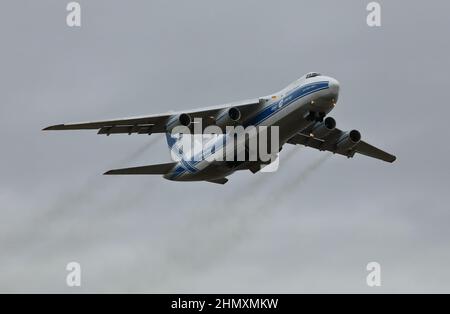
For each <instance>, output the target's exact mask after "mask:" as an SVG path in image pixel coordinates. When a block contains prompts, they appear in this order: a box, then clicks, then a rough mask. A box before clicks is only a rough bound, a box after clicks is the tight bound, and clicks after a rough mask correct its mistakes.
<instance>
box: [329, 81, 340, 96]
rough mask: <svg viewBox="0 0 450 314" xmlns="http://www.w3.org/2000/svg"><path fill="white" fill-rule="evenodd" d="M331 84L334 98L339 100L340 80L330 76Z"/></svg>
mask: <svg viewBox="0 0 450 314" xmlns="http://www.w3.org/2000/svg"><path fill="white" fill-rule="evenodd" d="M329 86H330V93H331V94H332V95H333V97H334V99H335V100H336V101H337V98H338V96H339V82H338V80H336V79H334V78H332V77H330V80H329Z"/></svg>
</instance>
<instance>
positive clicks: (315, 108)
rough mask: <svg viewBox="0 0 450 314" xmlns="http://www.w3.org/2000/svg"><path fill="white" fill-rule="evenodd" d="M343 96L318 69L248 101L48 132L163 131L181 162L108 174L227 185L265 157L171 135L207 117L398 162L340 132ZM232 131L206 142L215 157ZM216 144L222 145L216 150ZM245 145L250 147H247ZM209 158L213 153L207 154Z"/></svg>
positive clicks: (283, 139) (285, 139)
mask: <svg viewBox="0 0 450 314" xmlns="http://www.w3.org/2000/svg"><path fill="white" fill-rule="evenodd" d="M338 96H339V82H338V81H337V80H336V79H334V78H332V77H329V76H324V75H321V74H320V73H317V72H311V73H308V74H306V75H304V76H302V77H301V78H299V79H298V80H296V81H294V82H293V83H291V84H290V85H288V86H287V87H286V88H284V89H282V90H281V91H279V92H277V93H274V94H271V95H269V96H265V97H259V98H256V99H251V100H245V101H240V102H235V103H230V104H225V105H221V106H215V107H206V108H201V109H195V110H189V111H185V112H170V113H164V114H155V115H148V116H140V117H131V118H123V119H115V120H105V121H96V122H83V123H70V124H58V125H54V126H49V127H47V128H45V129H44V130H82V129H83V130H84V129H95V130H98V134H105V135H111V134H121V133H122V134H123V133H125V134H129V135H130V134H133V133H135V134H153V133H165V134H166V138H167V144H168V146H169V148H170V149H171V151H172V153H173V152H174V151H176V154H178V156H180V159H179V160H176V161H172V162H169V163H164V164H153V165H147V166H140V167H132V168H124V169H116V170H110V171H108V172H106V173H105V174H107V175H127V174H128V175H138V174H140V175H147V174H156V175H163V176H164V178H166V179H169V180H174V181H208V182H213V183H219V184H225V183H226V182H227V181H228V179H227V177H228V176H229V175H231V174H232V173H234V172H235V171H238V170H250V171H251V172H252V173H256V172H258V171H260V170H261V169H262V168H263V167H265V166H267V165H268V163H270V162H273V160H274V159H273V158H272V159H270V161H269V162H267V161H262V160H258V159H257V160H247V159H244V160H233V161H229V160H223V161H221V159H220V158H206V157H205V156H202V157H201V158H196V159H193V158H192V155H190V157H189V156H188V157H186V155H185V154H183V151H181V150H180V147H179V146H180V138H181V137H176V136H174V134H173V133H172V130H173V129H174V128H175V127H179V126H183V127H186V128H188V129H193V128H194V125H195V121H199V120H200V121H203V122H204V125H205V126H208V125H214V126H217V127H219V128H221V129H223V130H225V129H226V128H227V127H228V126H242V127H243V128H247V127H249V126H255V127H261V126H266V127H273V126H276V127H278V136H279V141H278V146H279V147H278V150H277V152H276V153H277V154H278V152H279V151H280V150H281V148H282V147H283V145H285V144H292V145H304V146H308V147H312V148H315V149H318V150H321V151H329V152H332V153H335V154H339V155H343V156H346V157H349V158H351V157H353V156H354V155H355V154H356V153H359V154H363V155H366V156H369V157H373V158H377V159H380V160H383V161H386V162H391V163H392V162H394V161H395V159H396V157H395V156H394V155H391V154H389V153H387V152H385V151H383V150H381V149H379V148H376V147H375V146H372V145H370V144H368V143H366V142H365V141H363V140H361V134H360V132H359V131H357V130H351V131H341V130H340V129H338V128H337V127H336V121H335V120H334V119H333V118H331V117H327V114H328V113H329V112H330V111H331V110H332V109H333V108H334V107H335V105H336V103H337V101H338ZM228 136H229V134H227V133H226V131H224V134H223V135H222V136H216V137H214V140H213V141H212V143H211V141H209V142H208V143H207V144H206V145H209V146H211V145H213V146H214V148H216V149H213V150H209V151H210V154H212V155H221V154H222V155H223V153H224V151H226V150H227V147H228V146H229V145H235V144H234V143H233V141H227V140H226V138H227V137H228ZM217 148H218V149H217ZM244 149H248V147H247V146H245V145H244ZM209 157H211V156H209Z"/></svg>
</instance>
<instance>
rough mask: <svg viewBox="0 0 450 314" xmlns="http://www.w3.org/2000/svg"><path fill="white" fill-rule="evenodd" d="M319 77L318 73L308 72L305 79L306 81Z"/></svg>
mask: <svg viewBox="0 0 450 314" xmlns="http://www.w3.org/2000/svg"><path fill="white" fill-rule="evenodd" d="M319 75H320V73H318V72H310V73H308V74H306V78H307V79H308V78H311V77H315V76H319Z"/></svg>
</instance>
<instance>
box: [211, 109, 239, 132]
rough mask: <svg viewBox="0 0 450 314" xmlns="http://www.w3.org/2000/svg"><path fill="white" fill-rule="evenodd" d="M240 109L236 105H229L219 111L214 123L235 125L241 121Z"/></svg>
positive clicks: (221, 125) (223, 125)
mask: <svg viewBox="0 0 450 314" xmlns="http://www.w3.org/2000/svg"><path fill="white" fill-rule="evenodd" d="M241 118H242V114H241V111H240V110H239V109H238V108H236V107H231V108H227V109H224V110H222V111H220V112H219V113H218V115H217V117H216V125H217V126H219V127H225V126H228V125H230V126H235V125H237V124H239V122H240V121H241Z"/></svg>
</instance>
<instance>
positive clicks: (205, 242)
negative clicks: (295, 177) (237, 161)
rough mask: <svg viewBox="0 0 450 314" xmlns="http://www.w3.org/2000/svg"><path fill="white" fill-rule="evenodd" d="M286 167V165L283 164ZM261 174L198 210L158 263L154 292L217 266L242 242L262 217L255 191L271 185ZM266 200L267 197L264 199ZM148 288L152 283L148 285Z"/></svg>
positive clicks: (294, 151) (287, 157)
mask: <svg viewBox="0 0 450 314" xmlns="http://www.w3.org/2000/svg"><path fill="white" fill-rule="evenodd" d="M297 152H298V148H297V147H295V148H294V149H292V150H290V151H288V152H287V154H286V155H285V156H281V157H280V158H281V159H280V165H284V163H285V162H287V161H289V160H290V159H292V157H293V156H295V155H296V154H297ZM281 167H282V166H281ZM264 175H269V174H257V175H256V176H257V177H256V178H254V180H253V182H252V183H251V184H246V185H245V186H239V187H237V190H235V192H234V193H233V195H232V196H233V197H234V196H236V195H237V196H238V197H237V198H233V199H231V201H230V200H228V199H225V200H224V201H221V202H218V203H217V204H219V205H217V204H211V205H210V206H209V207H207V208H202V209H200V210H198V211H197V213H196V215H195V216H194V218H193V219H191V220H190V221H189V222H188V223H187V224H186V226H185V227H184V228H183V229H182V231H180V232H179V233H178V234H176V235H175V239H172V241H171V242H169V243H168V245H167V249H166V250H165V252H164V253H163V255H162V256H161V258H160V261H159V263H158V265H155V267H154V268H155V269H157V271H158V272H157V273H155V274H152V275H153V276H151V277H152V278H151V279H150V280H149V281H147V282H151V283H152V284H153V285H152V287H151V288H150V290H151V291H158V292H160V291H161V288H162V287H161V285H162V286H164V285H166V284H167V283H168V282H169V283H170V281H171V280H173V279H176V278H177V277H178V276H186V274H188V275H194V274H196V273H198V272H201V271H204V270H205V269H207V268H208V267H211V266H212V265H214V263H215V262H216V261H219V260H220V258H221V257H223V256H224V255H225V254H227V253H228V252H229V251H230V250H231V249H232V248H233V247H236V246H237V245H238V244H240V243H241V242H242V240H243V239H244V238H245V236H246V235H247V233H248V227H249V226H250V225H251V222H252V221H254V220H255V218H259V217H260V216H261V215H260V211H259V209H260V206H258V205H256V206H255V194H257V193H258V192H260V188H261V187H263V186H264V185H266V184H267V182H268V181H267V178H262V176H264ZM263 201H264V200H263ZM145 288H146V289H148V286H145Z"/></svg>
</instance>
